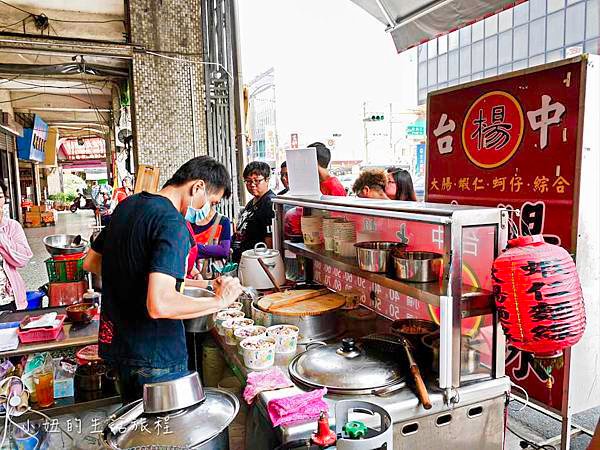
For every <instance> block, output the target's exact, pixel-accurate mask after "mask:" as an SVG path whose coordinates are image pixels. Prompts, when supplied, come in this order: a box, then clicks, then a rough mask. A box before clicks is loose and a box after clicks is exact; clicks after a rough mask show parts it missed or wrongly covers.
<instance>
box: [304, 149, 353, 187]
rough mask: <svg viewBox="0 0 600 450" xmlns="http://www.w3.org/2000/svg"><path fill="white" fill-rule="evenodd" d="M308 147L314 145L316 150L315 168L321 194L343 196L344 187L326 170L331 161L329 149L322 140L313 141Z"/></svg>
mask: <svg viewBox="0 0 600 450" xmlns="http://www.w3.org/2000/svg"><path fill="white" fill-rule="evenodd" d="M309 147H314V148H315V149H316V150H317V163H318V166H317V169H318V170H319V182H320V187H321V194H323V195H332V196H335V197H345V196H346V189H344V186H342V183H340V180H338V179H337V178H336V177H334V176H332V175H330V174H329V170H327V168H328V167H329V162H330V161H331V151H330V150H329V149H328V148H327V147H325V144H323V143H322V142H313V143H312V144H310V145H309Z"/></svg>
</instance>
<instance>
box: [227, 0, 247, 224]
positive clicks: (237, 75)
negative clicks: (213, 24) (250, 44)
mask: <svg viewBox="0 0 600 450" xmlns="http://www.w3.org/2000/svg"><path fill="white" fill-rule="evenodd" d="M230 8H231V10H230V11H231V50H232V56H233V67H232V69H233V70H232V73H233V107H234V115H235V148H236V150H237V155H236V165H237V173H238V177H237V184H238V192H239V201H241V202H242V204H245V203H246V202H245V200H246V189H245V187H244V183H243V182H242V177H241V176H240V175H241V174H242V173H243V172H244V167H245V165H246V161H245V160H246V135H245V130H244V110H243V106H242V105H243V104H244V102H243V99H242V96H243V81H242V52H241V48H240V43H239V29H240V25H239V16H238V2H237V0H231V2H230ZM237 206H239V205H235V207H236V212H237Z"/></svg>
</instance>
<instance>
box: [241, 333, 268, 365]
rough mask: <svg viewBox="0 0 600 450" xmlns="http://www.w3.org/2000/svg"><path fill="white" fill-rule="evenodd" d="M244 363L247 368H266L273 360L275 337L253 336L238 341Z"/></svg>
mask: <svg viewBox="0 0 600 450" xmlns="http://www.w3.org/2000/svg"><path fill="white" fill-rule="evenodd" d="M240 347H241V348H242V355H243V357H244V364H245V365H246V367H247V368H248V369H252V370H262V369H268V368H269V367H271V366H272V365H273V363H274V362H275V339H273V338H270V337H266V336H254V337H249V338H246V339H244V340H243V341H242V342H240Z"/></svg>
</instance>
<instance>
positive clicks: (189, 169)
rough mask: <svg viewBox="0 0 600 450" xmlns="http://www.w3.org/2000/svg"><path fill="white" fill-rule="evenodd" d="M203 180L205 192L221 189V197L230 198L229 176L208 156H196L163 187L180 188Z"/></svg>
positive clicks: (225, 170) (222, 167) (222, 166)
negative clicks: (191, 182)
mask: <svg viewBox="0 0 600 450" xmlns="http://www.w3.org/2000/svg"><path fill="white" fill-rule="evenodd" d="M198 180H203V181H204V182H205V183H206V190H207V191H209V192H217V191H219V190H221V189H223V191H224V192H223V197H224V198H229V197H230V196H231V176H229V172H227V169H226V168H225V166H224V165H223V164H221V163H220V162H219V161H217V160H216V159H214V158H211V157H210V156H206V155H205V156H197V157H196V158H192V159H190V160H189V161H188V162H186V163H185V164H184V165H183V166H181V167H180V168H179V169H177V172H175V173H174V174H173V176H172V177H171V178H170V179H169V181H167V182H166V183H165V185H164V187H167V186H181V185H184V184H185V183H188V182H190V181H198Z"/></svg>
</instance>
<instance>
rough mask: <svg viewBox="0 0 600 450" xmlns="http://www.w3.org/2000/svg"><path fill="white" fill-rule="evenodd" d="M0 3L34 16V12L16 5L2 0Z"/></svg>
mask: <svg viewBox="0 0 600 450" xmlns="http://www.w3.org/2000/svg"><path fill="white" fill-rule="evenodd" d="M0 3H2V4H4V5H6V6H8V7H10V8H13V9H16V10H17V11H21V12H23V13H25V14H29V15H30V16H35V15H36V14H34V13H32V12H29V11H26V10H24V9H23V8H19V7H18V6H15V5H11V4H10V3H8V2H5V1H4V0H0Z"/></svg>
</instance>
